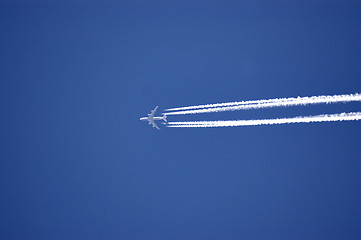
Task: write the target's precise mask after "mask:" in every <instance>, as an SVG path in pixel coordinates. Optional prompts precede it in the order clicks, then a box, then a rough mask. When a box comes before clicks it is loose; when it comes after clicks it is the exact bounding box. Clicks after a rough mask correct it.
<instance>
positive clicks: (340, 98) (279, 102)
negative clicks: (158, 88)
mask: <svg viewBox="0 0 361 240" xmlns="http://www.w3.org/2000/svg"><path fill="white" fill-rule="evenodd" d="M354 101H361V94H359V93H356V94H348V95H333V96H313V97H298V98H279V99H269V100H256V101H254V102H256V103H250V102H252V101H245V102H243V104H238V105H235V106H224V107H215V106H214V105H215V104H211V105H212V106H209V107H208V108H201V109H195V110H181V111H175V112H167V113H166V115H185V114H197V113H211V112H225V111H236V110H248V109H259V108H271V107H288V106H298V105H309V104H320V103H339V102H354ZM247 102H248V103H247ZM219 104H221V103H219ZM225 104H227V103H225ZM228 104H230V103H228ZM232 104H235V103H232ZM203 106H205V105H203Z"/></svg>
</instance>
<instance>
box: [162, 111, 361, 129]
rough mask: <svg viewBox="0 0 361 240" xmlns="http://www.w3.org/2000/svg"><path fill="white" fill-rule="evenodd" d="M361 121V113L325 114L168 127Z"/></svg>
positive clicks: (191, 123) (171, 124)
mask: <svg viewBox="0 0 361 240" xmlns="http://www.w3.org/2000/svg"><path fill="white" fill-rule="evenodd" d="M357 120H361V112H350V113H340V114H325V115H315V116H308V117H302V116H301V117H294V118H275V119H256V120H231V121H193V122H169V123H168V125H167V127H176V128H206V127H238V126H258V125H275V124H288V123H311V122H337V121H357Z"/></svg>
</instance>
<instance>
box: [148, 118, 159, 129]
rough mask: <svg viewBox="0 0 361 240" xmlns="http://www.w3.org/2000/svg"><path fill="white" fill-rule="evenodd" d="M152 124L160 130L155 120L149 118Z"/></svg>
mask: <svg viewBox="0 0 361 240" xmlns="http://www.w3.org/2000/svg"><path fill="white" fill-rule="evenodd" d="M148 121H149V123H150V124H152V125H153V127H155V128H156V129H158V130H160V129H159V127H158V126H157V124H155V122H154V121H153V119H152V120H148Z"/></svg>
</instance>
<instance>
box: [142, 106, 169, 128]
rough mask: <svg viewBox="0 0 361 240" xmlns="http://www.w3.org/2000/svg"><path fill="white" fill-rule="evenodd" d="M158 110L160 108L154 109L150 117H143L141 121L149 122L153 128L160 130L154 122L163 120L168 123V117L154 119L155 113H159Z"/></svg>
mask: <svg viewBox="0 0 361 240" xmlns="http://www.w3.org/2000/svg"><path fill="white" fill-rule="evenodd" d="M157 109H158V106H156V107H155V108H154V110H152V112H151V113H150V114H148V117H142V118H140V119H139V120H141V121H148V122H149V124H152V126H153V127H155V128H156V129H158V130H160V129H159V127H158V126H157V124H155V122H154V121H157V120H163V121H164V122H167V115H165V114H164V115H163V117H154V114H155V111H157Z"/></svg>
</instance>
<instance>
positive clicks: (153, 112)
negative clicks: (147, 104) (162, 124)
mask: <svg viewBox="0 0 361 240" xmlns="http://www.w3.org/2000/svg"><path fill="white" fill-rule="evenodd" d="M157 109H158V106H156V107H155V108H154V110H152V112H151V113H150V114H148V116H149V117H151V118H152V117H154V114H155V112H156V111H157Z"/></svg>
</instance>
